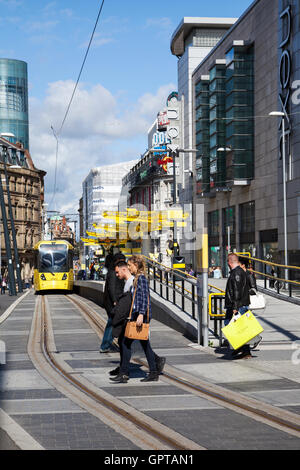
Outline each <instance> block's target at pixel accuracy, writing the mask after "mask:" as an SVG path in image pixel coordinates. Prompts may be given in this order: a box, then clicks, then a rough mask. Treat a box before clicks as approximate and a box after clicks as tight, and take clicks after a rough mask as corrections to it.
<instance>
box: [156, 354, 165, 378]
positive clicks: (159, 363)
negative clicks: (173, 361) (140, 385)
mask: <svg viewBox="0 0 300 470" xmlns="http://www.w3.org/2000/svg"><path fill="white" fill-rule="evenodd" d="M165 363H166V358H165V357H158V356H157V357H156V358H155V364H156V369H157V372H158V374H161V373H162V371H163V370H164V367H165Z"/></svg>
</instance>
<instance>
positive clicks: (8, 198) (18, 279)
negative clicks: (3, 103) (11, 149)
mask: <svg viewBox="0 0 300 470" xmlns="http://www.w3.org/2000/svg"><path fill="white" fill-rule="evenodd" d="M3 154H4V155H3V156H4V173H5V180H6V193H7V201H8V214H9V218H10V224H11V235H12V240H13V247H14V253H15V263H16V273H17V283H18V292H20V293H22V292H23V286H22V278H21V269H20V260H19V253H18V246H17V238H16V229H15V222H14V216H13V212H12V207H11V198H10V190H9V180H8V175H7V168H6V156H7V154H6V151H5V150H4V151H3Z"/></svg>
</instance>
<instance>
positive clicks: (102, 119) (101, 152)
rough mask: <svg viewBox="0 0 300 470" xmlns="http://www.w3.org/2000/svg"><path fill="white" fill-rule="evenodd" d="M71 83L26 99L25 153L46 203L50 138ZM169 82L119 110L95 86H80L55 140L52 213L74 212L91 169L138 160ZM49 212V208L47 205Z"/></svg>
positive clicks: (52, 143) (51, 173)
mask: <svg viewBox="0 0 300 470" xmlns="http://www.w3.org/2000/svg"><path fill="white" fill-rule="evenodd" d="M74 86H75V83H74V82H73V81H71V80H69V81H58V82H54V83H50V84H49V86H48V91H47V96H46V98H45V99H44V100H43V101H39V100H37V99H35V98H31V99H30V152H31V155H32V159H33V161H34V163H35V165H36V167H38V168H40V169H42V170H45V171H47V177H46V180H45V190H46V202H48V203H49V202H50V201H51V199H52V192H53V187H54V174H55V159H56V140H55V138H54V136H53V133H52V130H51V126H53V127H54V129H55V131H56V133H57V132H58V130H59V128H60V126H61V122H62V119H63V117H64V114H65V112H66V108H67V105H68V102H69V100H70V97H71V95H72V92H73V89H74ZM174 89H176V86H175V85H174V84H169V85H164V86H161V87H160V88H159V89H158V90H157V92H156V93H155V94H152V93H145V94H144V95H143V96H141V97H140V98H139V99H138V100H137V102H136V103H133V104H132V105H131V106H129V107H128V106H127V107H124V105H122V104H121V102H120V100H118V98H117V97H115V96H114V95H113V94H112V93H111V92H110V91H109V90H107V89H106V88H104V87H103V86H102V85H101V84H98V85H95V86H93V87H88V86H87V85H84V84H80V85H79V87H78V88H77V91H76V93H75V97H74V100H73V103H72V105H71V108H70V112H69V114H68V117H67V119H66V122H65V125H64V127H63V129H62V132H61V135H60V137H59V153H58V169H57V185H56V186H57V193H56V197H55V201H56V207H55V209H61V210H68V211H70V210H72V211H74V210H75V211H76V210H77V208H78V200H79V198H80V197H81V194H82V182H83V180H84V179H85V177H86V176H87V175H88V173H89V171H90V169H91V168H93V167H96V166H102V165H105V164H106V165H107V164H110V163H111V164H113V163H118V162H121V161H128V160H133V159H136V158H138V156H139V155H140V154H141V153H143V152H144V151H145V148H146V145H147V131H148V129H149V127H150V125H151V124H152V123H153V121H154V119H155V117H156V115H157V112H158V111H160V110H161V109H162V108H163V107H164V106H165V103H166V99H167V96H168V94H169V93H170V91H173V90H174ZM49 209H53V207H51V208H50V207H49Z"/></svg>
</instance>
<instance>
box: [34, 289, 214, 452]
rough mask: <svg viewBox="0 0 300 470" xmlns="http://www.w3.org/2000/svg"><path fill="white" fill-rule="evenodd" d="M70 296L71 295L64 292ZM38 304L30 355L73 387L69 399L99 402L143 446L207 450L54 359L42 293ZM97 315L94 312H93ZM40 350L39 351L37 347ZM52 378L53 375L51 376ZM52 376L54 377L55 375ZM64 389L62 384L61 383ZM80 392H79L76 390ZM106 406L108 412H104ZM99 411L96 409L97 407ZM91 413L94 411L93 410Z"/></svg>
mask: <svg viewBox="0 0 300 470" xmlns="http://www.w3.org/2000/svg"><path fill="white" fill-rule="evenodd" d="M67 298H68V299H69V300H70V296H67ZM38 301H39V302H38V307H37V308H36V311H35V318H34V322H33V323H34V325H33V328H32V332H31V338H30V341H29V351H28V352H29V355H30V356H31V358H32V359H33V362H34V364H35V365H36V366H37V367H38V369H39V370H41V369H42V372H43V375H44V374H46V376H47V377H49V375H48V372H47V370H46V369H45V366H44V365H43V364H42V362H43V361H41V357H40V356H41V353H42V355H43V358H44V360H46V362H47V364H48V365H49V366H51V369H52V371H54V372H55V373H56V374H58V375H59V377H60V378H61V379H63V381H65V382H67V383H68V385H70V386H71V388H75V394H74V392H73V391H72V390H71V391H70V390H69V391H68V394H70V393H71V399H73V400H74V401H75V402H77V403H78V404H79V405H80V406H83V407H84V408H86V409H87V410H88V411H91V407H90V404H89V403H87V401H86V399H85V398H88V399H89V400H90V401H91V400H92V402H94V407H95V405H96V406H97V407H98V406H99V405H100V406H101V419H103V418H104V417H105V416H106V418H107V424H109V425H111V424H114V428H115V429H116V430H118V432H120V431H122V433H123V435H126V437H127V438H130V439H131V440H132V441H133V442H135V443H140V444H139V445H141V446H142V447H143V448H146V449H150V450H164V449H168V450H181V451H183V450H206V449H205V448H204V447H201V446H199V445H198V444H196V443H194V442H193V441H191V440H189V439H187V438H185V437H184V436H182V435H180V434H178V433H176V432H175V431H173V430H172V429H170V428H167V427H166V426H164V425H162V424H160V423H158V422H156V421H155V420H153V419H151V418H150V417H148V416H146V415H144V414H143V413H141V412H139V411H137V410H135V409H133V408H131V407H130V406H128V405H126V404H124V403H121V402H119V401H118V400H117V399H116V398H115V397H113V396H111V395H109V394H108V393H106V392H104V391H103V390H100V389H97V388H96V387H95V386H93V384H90V383H89V382H88V381H87V380H84V379H83V378H80V377H78V376H77V377H75V376H74V371H73V370H72V369H70V367H64V366H63V364H62V362H61V360H57V359H56V350H55V344H54V337H53V332H52V328H51V324H50V315H51V312H50V311H49V307H48V305H47V301H46V298H45V296H41V297H40V298H39V299H38ZM72 302H73V303H75V304H76V305H77V308H78V309H79V310H80V312H81V313H82V312H84V316H86V315H88V310H87V309H86V308H84V307H83V306H82V304H80V303H79V302H74V299H72ZM96 315H97V314H96ZM88 316H89V319H90V321H91V322H92V323H93V324H94V329H95V328H96V329H97V330H98V333H99V331H101V332H102V333H103V329H104V325H103V322H101V320H100V321H99V318H98V319H97V318H96V316H95V312H94V314H89V315H88ZM39 350H40V351H39ZM51 378H52V380H53V375H52V376H51ZM54 380H55V379H54ZM64 389H65V385H64ZM76 392H79V395H78V393H76ZM106 410H107V412H106ZM98 411H99V410H98ZM93 414H94V413H93Z"/></svg>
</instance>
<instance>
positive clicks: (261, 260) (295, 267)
mask: <svg viewBox="0 0 300 470" xmlns="http://www.w3.org/2000/svg"><path fill="white" fill-rule="evenodd" d="M238 256H239V258H246V259H250V260H253V261H258V262H259V263H263V264H267V265H269V266H277V267H278V268H285V269H297V270H300V267H299V266H287V265H285V264H278V263H274V262H272V261H265V260H263V259H259V258H253V256H246V254H245V255H242V254H238Z"/></svg>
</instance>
